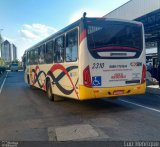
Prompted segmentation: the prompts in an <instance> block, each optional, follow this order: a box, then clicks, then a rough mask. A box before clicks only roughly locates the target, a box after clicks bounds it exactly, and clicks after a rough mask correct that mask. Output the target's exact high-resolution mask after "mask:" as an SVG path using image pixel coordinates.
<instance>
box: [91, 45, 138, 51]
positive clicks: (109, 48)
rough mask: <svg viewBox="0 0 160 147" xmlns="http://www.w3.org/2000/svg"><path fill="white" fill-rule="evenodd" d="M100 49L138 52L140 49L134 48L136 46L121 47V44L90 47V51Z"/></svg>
mask: <svg viewBox="0 0 160 147" xmlns="http://www.w3.org/2000/svg"><path fill="white" fill-rule="evenodd" d="M100 50H129V51H138V52H140V50H139V49H136V48H131V47H121V46H110V47H102V48H96V49H91V51H100Z"/></svg>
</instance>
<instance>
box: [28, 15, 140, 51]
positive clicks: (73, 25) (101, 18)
mask: <svg viewBox="0 0 160 147" xmlns="http://www.w3.org/2000/svg"><path fill="white" fill-rule="evenodd" d="M82 19H83V17H82V18H80V19H79V20H77V21H76V22H74V23H72V24H70V25H68V26H67V27H65V28H63V29H61V30H59V31H58V32H56V33H54V34H52V35H50V36H49V37H47V38H45V39H44V40H42V41H40V42H38V43H37V44H35V45H33V46H31V47H30V48H28V49H26V50H25V52H26V51H29V50H32V49H33V48H35V47H38V46H39V45H41V44H43V43H45V42H48V41H49V40H51V39H52V38H54V37H56V36H59V35H61V34H63V33H64V32H66V31H68V30H70V29H72V28H74V27H76V26H79V25H80V22H81V21H82ZM85 19H86V20H87V21H94V20H97V19H99V20H109V21H120V22H126V23H127V22H128V23H135V24H142V23H141V22H137V21H132V20H123V19H115V18H113V19H112V18H104V17H86V18H85Z"/></svg>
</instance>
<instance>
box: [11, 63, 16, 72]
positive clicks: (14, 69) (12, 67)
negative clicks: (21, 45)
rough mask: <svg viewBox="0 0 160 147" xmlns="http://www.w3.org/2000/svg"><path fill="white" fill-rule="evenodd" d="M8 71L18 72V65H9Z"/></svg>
mask: <svg viewBox="0 0 160 147" xmlns="http://www.w3.org/2000/svg"><path fill="white" fill-rule="evenodd" d="M10 70H11V71H17V72H18V64H17V63H13V64H11V66H10Z"/></svg>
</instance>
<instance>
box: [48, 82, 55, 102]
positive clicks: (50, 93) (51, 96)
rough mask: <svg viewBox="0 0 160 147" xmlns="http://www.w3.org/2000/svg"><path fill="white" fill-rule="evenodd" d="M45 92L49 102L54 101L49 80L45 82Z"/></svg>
mask: <svg viewBox="0 0 160 147" xmlns="http://www.w3.org/2000/svg"><path fill="white" fill-rule="evenodd" d="M46 92H47V97H48V99H49V100H50V101H54V95H53V94H52V87H51V82H50V80H48V81H47V85H46Z"/></svg>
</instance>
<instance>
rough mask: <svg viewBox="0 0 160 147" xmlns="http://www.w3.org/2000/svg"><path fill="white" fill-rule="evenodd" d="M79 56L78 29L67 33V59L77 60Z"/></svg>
mask: <svg viewBox="0 0 160 147" xmlns="http://www.w3.org/2000/svg"><path fill="white" fill-rule="evenodd" d="M77 56H78V30H77V29H76V30H73V31H71V32H69V33H67V36H66V61H67V62H74V61H77Z"/></svg>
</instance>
